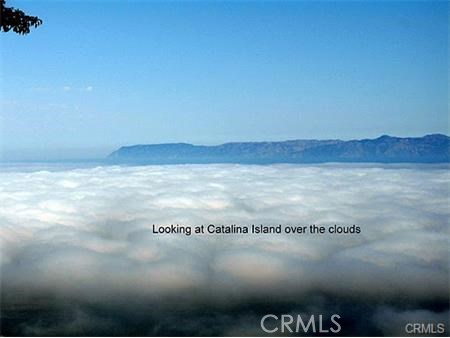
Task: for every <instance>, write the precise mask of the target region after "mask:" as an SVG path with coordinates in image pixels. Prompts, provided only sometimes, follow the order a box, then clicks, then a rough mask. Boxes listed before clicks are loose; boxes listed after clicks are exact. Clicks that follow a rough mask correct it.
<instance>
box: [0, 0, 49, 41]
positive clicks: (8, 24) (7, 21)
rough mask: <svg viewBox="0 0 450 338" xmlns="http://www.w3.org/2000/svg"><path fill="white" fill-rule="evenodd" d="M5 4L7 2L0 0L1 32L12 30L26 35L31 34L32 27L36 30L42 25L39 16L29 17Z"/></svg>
mask: <svg viewBox="0 0 450 338" xmlns="http://www.w3.org/2000/svg"><path fill="white" fill-rule="evenodd" d="M5 3H6V1H5V0H0V10H1V17H0V30H2V31H4V32H9V31H10V30H12V31H13V32H16V33H17V34H22V35H24V34H28V33H30V27H32V26H34V27H35V28H36V27H38V26H39V25H41V24H42V20H41V19H39V18H38V17H37V16H30V15H27V14H25V13H24V12H23V11H21V10H20V9H16V8H14V7H5Z"/></svg>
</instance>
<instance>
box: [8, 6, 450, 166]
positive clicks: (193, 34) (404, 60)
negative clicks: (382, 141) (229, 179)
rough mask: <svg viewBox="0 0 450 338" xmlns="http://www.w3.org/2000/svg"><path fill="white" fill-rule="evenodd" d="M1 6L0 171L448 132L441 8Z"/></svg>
mask: <svg viewBox="0 0 450 338" xmlns="http://www.w3.org/2000/svg"><path fill="white" fill-rule="evenodd" d="M7 3H8V5H10V6H14V7H17V8H21V9H23V10H25V11H26V12H29V13H30V14H34V15H38V16H40V17H41V18H42V19H43V20H44V24H43V25H42V26H41V27H39V28H38V29H36V30H33V31H32V32H31V34H29V35H28V36H18V35H16V34H13V33H7V34H5V33H1V35H0V48H1V54H0V55H1V65H2V68H1V81H2V82H1V84H0V85H1V89H2V90H1V96H2V97H1V102H2V104H1V138H0V143H1V145H2V148H3V158H4V159H8V158H14V159H17V158H22V159H25V158H51V157H60V158H65V157H97V156H104V155H106V154H107V153H108V152H109V151H112V150H114V148H116V147H118V146H121V145H130V144H137V143H162V142H190V143H196V144H218V143H223V142H227V141H263V140H285V139H299V138H341V139H352V138H365V137H369V138H371V137H377V136H379V135H381V134H390V135H396V136H421V135H424V134H428V133H436V132H441V133H446V134H448V128H449V127H448V84H447V81H448V61H447V60H448V14H449V7H448V6H449V5H448V3H447V2H390V1H387V2H306V1H305V2H151V1H129V2H119V1H64V2H63V1H56V0H54V1H39V0H34V1H13V0H9V1H8V2H7Z"/></svg>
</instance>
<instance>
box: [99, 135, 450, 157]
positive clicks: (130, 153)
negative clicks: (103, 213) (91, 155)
mask: <svg viewBox="0 0 450 338" xmlns="http://www.w3.org/2000/svg"><path fill="white" fill-rule="evenodd" d="M449 139H450V138H449V137H448V136H446V135H442V134H432V135H426V136H424V137H392V136H387V135H383V136H381V137H378V138H376V139H363V140H350V141H342V140H292V141H282V142H233V143H225V144H221V145H217V146H202V145H199V146H196V145H192V144H188V143H166V144H148V145H134V146H127V147H121V148H120V149H118V150H116V151H114V152H113V153H111V154H110V155H109V156H108V159H109V160H111V161H113V162H139V163H142V162H144V163H155V164H171V163H255V164H257V163H321V162H382V163H396V162H413V163H442V162H449V159H450V151H449Z"/></svg>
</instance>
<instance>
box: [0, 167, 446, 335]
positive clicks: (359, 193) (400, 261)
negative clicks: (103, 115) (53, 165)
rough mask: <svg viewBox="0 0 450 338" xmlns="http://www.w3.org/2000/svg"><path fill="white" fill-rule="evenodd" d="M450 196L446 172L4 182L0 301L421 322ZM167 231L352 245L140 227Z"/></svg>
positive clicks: (16, 178) (323, 171) (123, 172)
mask: <svg viewBox="0 0 450 338" xmlns="http://www.w3.org/2000/svg"><path fill="white" fill-rule="evenodd" d="M449 182H450V173H449V172H448V170H446V169H430V170H427V169H423V168H422V169H420V168H416V169H414V168H404V169H399V168H397V169H395V168H388V169H386V168H375V167H374V168H367V167H351V166H341V167H331V166H296V165H274V166H243V165H180V166H140V167H120V166H105V167H96V168H88V169H75V170H61V171H54V172H52V171H32V172H24V171H21V172H18V171H14V170H13V171H9V172H3V173H1V174H0V201H1V202H0V235H1V267H2V283H3V286H2V287H3V288H4V290H8V291H10V295H11V296H10V297H11V299H12V298H14V297H15V296H13V295H14V294H16V293H21V295H22V296H21V297H22V298H20V297H15V298H14V300H13V301H14V302H17V301H20V299H22V300H23V302H28V301H29V298H28V297H27V296H26V295H27V294H29V295H30V297H31V295H32V294H34V293H40V294H52V295H54V296H57V297H69V298H70V297H73V298H74V299H77V300H86V301H89V302H96V301H97V302H99V303H102V302H105V301H106V300H107V301H111V302H113V301H115V300H116V298H117V299H123V298H128V297H131V298H133V297H136V298H141V299H153V300H155V299H157V300H161V299H164V297H167V299H169V298H170V297H172V296H177V295H182V294H183V295H184V296H186V293H187V294H188V296H186V297H188V298H189V302H191V303H194V304H196V303H202V302H205V297H206V298H207V299H208V300H207V301H206V302H209V303H210V304H215V305H217V306H219V305H220V306H222V305H223V304H239V303H242V302H244V303H245V301H246V299H251V298H252V297H261V296H263V297H269V298H270V297H275V298H277V299H286V300H287V299H292V298H294V299H296V298H295V297H297V298H298V297H301V295H309V294H326V295H329V296H331V297H344V298H346V299H347V300H353V301H355V302H360V301H361V300H364V302H369V303H370V302H374V304H379V303H380V302H381V303H386V304H398V303H399V302H400V303H401V302H402V299H407V303H408V306H409V307H411V306H412V307H413V308H415V309H416V310H417V311H427V310H421V309H420V306H421V305H420V304H423V303H426V302H437V303H439V304H440V303H442V302H445V300H446V299H447V300H448V291H449V286H448V282H449V278H448V273H449V257H448V253H449V252H448V243H449V232H448V219H449V209H448V202H449V200H448V183H449ZM172 223H173V224H183V225H199V224H210V223H215V224H238V225H251V224H265V225H277V224H280V223H281V224H283V225H286V224H289V225H309V224H317V225H325V226H328V225H333V224H339V225H352V224H357V225H359V226H360V227H361V229H362V233H361V234H359V235H335V236H333V235H320V236H319V235H284V234H277V235H260V236H257V235H236V236H219V235H215V236H212V235H205V236H190V237H187V236H185V235H181V234H179V235H154V234H152V231H151V230H152V224H163V225H168V224H172ZM424 286H426V287H424ZM24 290H27V291H26V292H25V291H24ZM6 301H8V299H7V300H6ZM221 304H222V305H221ZM374 306H375V305H374ZM389 311H391V312H389V313H392V314H393V315H395V314H396V313H400V312H401V311H400V310H398V311H397V312H396V310H389ZM446 311H447V312H448V309H447V310H446ZM383 313H384V312H383ZM376 316H377V318H381V317H382V316H383V315H382V314H380V313H379V312H377V313H376ZM399 316H400V315H399ZM427 316H428V317H430V316H431V317H433V313H432V312H429V311H428V312H427ZM436 316H437V317H436V318H441V317H442V313H439V314H437V315H436ZM395 322H396V321H395V320H394V319H392V323H395ZM386 325H387V324H386ZM386 327H388V326H386ZM386 327H383V328H382V330H385V329H386ZM388 328H389V330H391V331H389V332H397V331H396V330H398V327H395V328H391V327H390V326H389V327H388ZM383 332H384V331H383ZM41 333H42V332H41ZM253 333H254V332H253Z"/></svg>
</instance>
